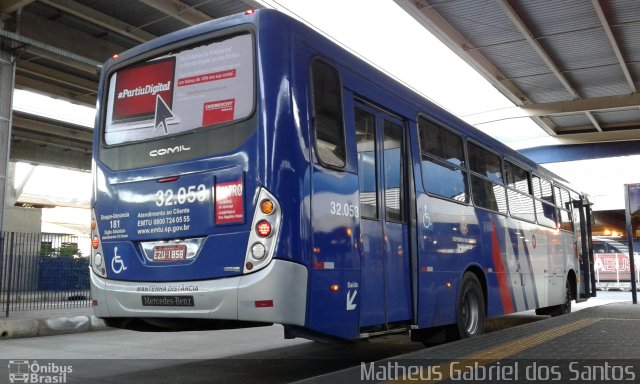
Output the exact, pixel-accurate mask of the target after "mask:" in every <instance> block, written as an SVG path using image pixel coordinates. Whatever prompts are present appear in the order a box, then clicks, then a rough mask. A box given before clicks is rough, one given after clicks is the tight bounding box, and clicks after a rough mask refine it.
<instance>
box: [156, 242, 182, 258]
mask: <svg viewBox="0 0 640 384" xmlns="http://www.w3.org/2000/svg"><path fill="white" fill-rule="evenodd" d="M186 258H187V246H186V245H158V246H155V247H153V261H180V260H184V259H186Z"/></svg>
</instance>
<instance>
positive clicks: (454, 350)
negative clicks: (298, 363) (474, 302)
mask: <svg viewBox="0 0 640 384" xmlns="http://www.w3.org/2000/svg"><path fill="white" fill-rule="evenodd" d="M598 294H600V292H598ZM604 294H605V296H606V294H607V293H606V292H605V293H604ZM630 296H631V294H629V297H630ZM590 301H591V303H589V302H587V303H589V304H588V305H585V307H586V308H584V309H582V310H578V311H574V312H573V313H571V314H568V315H565V316H559V317H553V318H550V317H542V316H535V315H533V314H531V313H532V311H530V312H525V313H524V314H514V315H509V316H503V317H500V318H497V319H491V320H489V321H488V323H487V328H486V333H485V334H484V335H482V336H480V337H476V338H471V339H465V340H458V341H455V342H450V343H446V344H441V345H438V346H434V347H429V348H424V349H421V350H418V351H415V352H411V353H407V354H404V355H399V356H395V357H393V358H389V359H386V360H381V361H378V362H376V363H375V364H371V363H369V364H365V363H362V364H360V366H355V367H353V368H349V369H345V370H342V371H338V372H333V373H330V374H326V375H322V376H318V377H315V378H311V379H309V380H305V381H304V382H305V383H306V382H309V383H353V382H383V381H385V382H391V383H393V382H410V381H421V382H434V383H435V382H505V381H511V382H527V380H528V381H529V382H547V381H548V382H560V383H562V382H614V381H631V382H640V366H639V364H638V362H639V361H640V333H638V332H637V330H638V329H639V327H640V305H634V304H632V303H631V301H630V299H629V301H625V302H614V303H606V300H605V301H603V300H600V302H599V301H598V299H592V300H590ZM603 302H604V303H603ZM585 304H586V303H585ZM594 304H595V306H593V305H594ZM582 305H583V304H582V303H581V304H578V305H576V304H575V303H574V307H578V308H580V306H582ZM494 330H495V331H494Z"/></svg>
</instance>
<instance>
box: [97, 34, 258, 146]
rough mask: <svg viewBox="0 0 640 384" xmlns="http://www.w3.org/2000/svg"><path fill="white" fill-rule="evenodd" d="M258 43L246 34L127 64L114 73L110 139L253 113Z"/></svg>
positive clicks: (122, 140)
mask: <svg viewBox="0 0 640 384" xmlns="http://www.w3.org/2000/svg"><path fill="white" fill-rule="evenodd" d="M253 65H254V64H253V43H252V38H251V35H250V34H248V33H246V34H241V35H235V36H230V37H227V38H225V39H221V40H216V41H213V42H211V41H209V42H207V43H205V44H203V45H199V46H195V47H194V46H191V47H189V48H187V49H182V50H179V51H176V52H170V53H168V54H164V55H162V56H160V57H155V58H152V59H150V60H147V61H144V62H141V63H138V64H134V65H132V66H129V67H126V68H123V69H121V70H119V71H118V72H116V73H114V74H112V75H111V77H110V78H109V91H108V92H109V93H108V99H107V109H106V116H105V130H104V141H105V144H106V145H117V144H126V143H130V142H138V141H144V140H149V139H155V138H162V137H166V136H172V135H175V134H179V133H183V132H187V131H191V130H195V129H199V128H202V127H210V126H217V125H224V124H228V123H231V122H234V121H238V120H242V119H244V118H247V117H248V116H249V115H250V114H251V112H252V110H253V103H254V70H253Z"/></svg>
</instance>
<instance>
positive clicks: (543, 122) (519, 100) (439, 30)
mask: <svg viewBox="0 0 640 384" xmlns="http://www.w3.org/2000/svg"><path fill="white" fill-rule="evenodd" d="M395 2H396V3H397V4H398V5H399V6H400V7H401V8H402V9H404V10H405V11H406V12H407V13H408V14H409V15H411V16H412V17H413V18H414V19H415V20H417V21H418V22H419V23H420V24H421V25H422V26H423V27H424V28H426V29H427V30H428V31H429V32H431V33H433V34H434V35H435V36H436V37H437V38H438V39H439V40H440V41H442V42H443V43H444V44H445V45H446V46H447V47H449V49H451V50H452V51H453V52H454V53H455V54H457V55H458V56H459V57H460V58H462V59H463V60H464V61H465V62H466V63H467V64H469V65H470V66H471V67H472V68H473V69H475V70H476V71H477V72H478V73H479V74H480V75H481V76H482V77H484V78H485V79H486V80H487V81H488V82H489V83H490V84H491V85H493V86H494V87H495V88H496V89H497V90H498V91H500V93H502V94H503V95H504V96H505V97H506V98H507V99H509V100H510V101H511V102H512V103H514V104H515V105H518V106H523V105H528V104H530V103H531V101H530V100H529V98H528V97H527V96H526V95H525V94H524V93H523V92H522V91H521V90H520V89H519V88H518V87H517V86H516V85H515V84H514V83H513V82H511V80H509V79H508V78H507V76H505V75H504V74H503V73H502V72H501V71H500V70H499V69H498V68H497V67H496V66H495V65H494V64H493V63H492V62H491V61H490V60H489V59H488V58H487V57H486V56H485V55H483V54H482V52H481V51H480V50H479V49H477V48H475V47H474V46H473V45H472V44H471V43H470V42H469V41H468V40H467V39H465V38H464V36H462V35H461V34H460V33H459V32H458V31H457V30H456V29H455V28H454V27H453V26H452V25H451V24H449V23H448V22H447V21H446V20H445V19H444V18H443V17H442V16H441V15H440V14H439V13H438V12H437V11H436V10H435V9H434V8H433V7H432V6H431V5H430V4H429V3H428V2H427V0H395ZM533 121H534V122H535V123H536V124H538V126H540V128H542V130H544V131H545V132H546V133H548V134H549V135H552V136H555V135H556V132H555V130H554V129H555V124H554V123H553V122H552V121H551V120H549V119H546V118H538V117H534V118H533Z"/></svg>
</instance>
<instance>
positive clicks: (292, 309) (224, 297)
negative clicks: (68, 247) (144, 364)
mask: <svg viewBox="0 0 640 384" xmlns="http://www.w3.org/2000/svg"><path fill="white" fill-rule="evenodd" d="M307 281H308V272H307V268H306V267H304V266H302V265H300V264H296V263H292V262H289V261H284V260H279V259H274V260H273V261H272V262H271V263H270V264H269V265H268V266H267V267H266V268H264V269H262V270H260V271H258V272H255V273H252V274H248V275H244V276H238V277H231V278H225V279H216V280H206V281H185V282H158V283H149V282H129V281H117V280H109V279H104V278H102V277H100V276H98V275H96V274H95V273H93V271H92V272H91V295H92V298H93V299H94V300H95V301H97V305H95V306H94V311H95V314H96V316H98V317H101V318H111V317H139V318H191V319H217V320H239V321H255V322H265V323H279V324H290V325H299V326H304V323H305V311H306V306H307ZM94 303H95V302H94Z"/></svg>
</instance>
